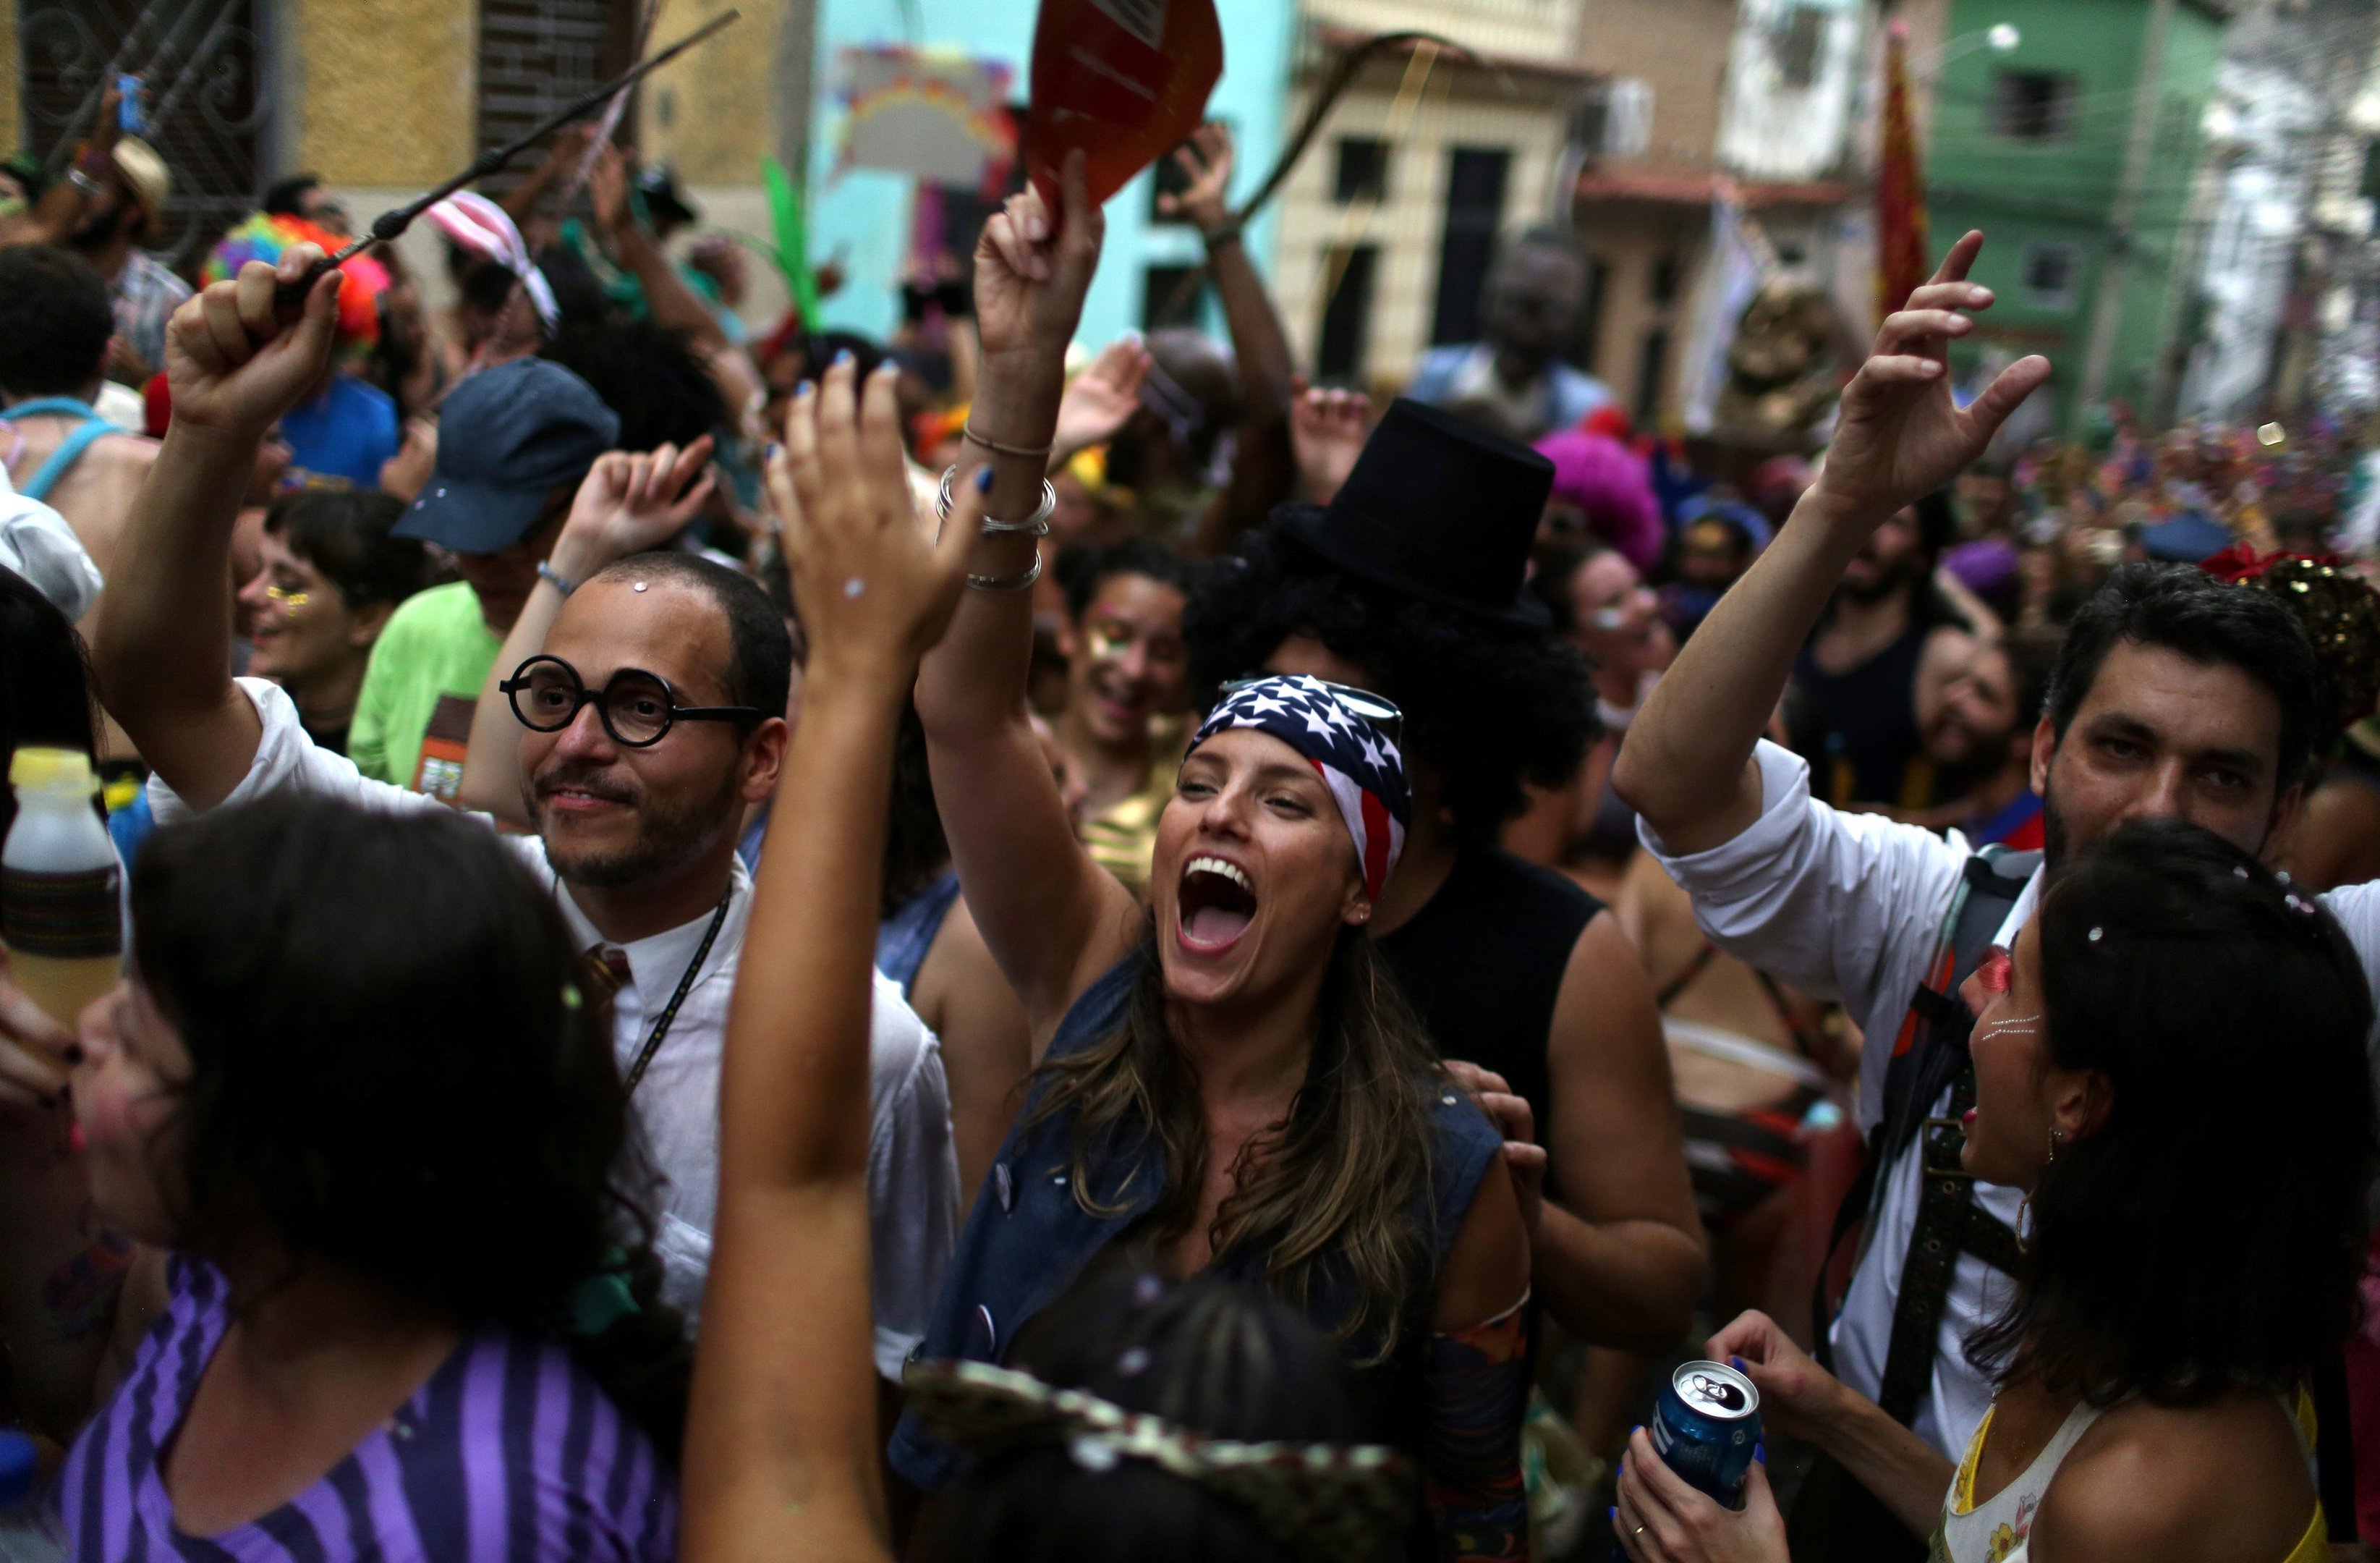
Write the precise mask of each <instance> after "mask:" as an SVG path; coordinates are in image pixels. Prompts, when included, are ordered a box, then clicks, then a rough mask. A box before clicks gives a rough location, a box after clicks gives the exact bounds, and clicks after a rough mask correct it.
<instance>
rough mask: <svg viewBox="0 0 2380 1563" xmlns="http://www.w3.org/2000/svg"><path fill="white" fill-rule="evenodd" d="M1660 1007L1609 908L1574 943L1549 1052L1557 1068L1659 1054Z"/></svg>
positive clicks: (1639, 959) (1642, 966) (1564, 971)
mask: <svg viewBox="0 0 2380 1563" xmlns="http://www.w3.org/2000/svg"><path fill="white" fill-rule="evenodd" d="M1660 1034H1661V1032H1660V1010H1659V1008H1658V1006H1657V1005H1656V1004H1655V1002H1654V998H1653V985H1652V983H1651V981H1650V980H1649V979H1648V978H1647V977H1646V976H1645V959H1644V957H1643V956H1642V955H1641V954H1640V953H1639V952H1638V950H1637V948H1636V946H1635V945H1634V944H1633V942H1632V941H1631V940H1630V939H1629V937H1628V934H1627V932H1626V931H1625V930H1624V929H1622V928H1621V926H1620V920H1619V918H1618V917H1616V916H1614V915H1613V914H1612V913H1611V912H1610V911H1609V910H1603V911H1598V912H1597V913H1596V914H1595V916H1594V917H1592V918H1590V919H1589V920H1588V921H1587V924H1586V926H1585V929H1583V930H1581V931H1580V933H1579V935H1578V942H1577V943H1576V944H1574V945H1573V946H1571V952H1570V960H1569V962H1568V963H1567V964H1566V965H1565V966H1564V967H1563V969H1562V980H1561V987H1560V991H1559V992H1558V993H1557V994H1556V995H1555V998H1554V1023H1553V1032H1552V1034H1551V1035H1550V1036H1549V1037H1548V1038H1547V1051H1548V1055H1549V1056H1550V1058H1551V1061H1552V1063H1553V1066H1554V1068H1557V1069H1560V1068H1562V1067H1563V1066H1564V1065H1565V1064H1567V1065H1568V1066H1569V1067H1571V1068H1611V1067H1614V1066H1616V1065H1617V1066H1624V1065H1625V1064H1626V1063H1627V1062H1628V1061H1629V1060H1632V1059H1633V1060H1636V1061H1638V1062H1641V1061H1642V1060H1643V1059H1644V1058H1645V1057H1649V1056H1654V1055H1658V1053H1659V1052H1660Z"/></svg>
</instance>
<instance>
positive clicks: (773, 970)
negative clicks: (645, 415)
mask: <svg viewBox="0 0 2380 1563" xmlns="http://www.w3.org/2000/svg"><path fill="white" fill-rule="evenodd" d="M895 378H896V376H895V375H894V374H893V373H892V372H890V371H889V370H886V371H880V372H878V373H876V374H875V375H874V376H872V377H871V378H870V379H869V381H868V387H867V392H866V397H865V405H864V408H863V409H861V411H860V413H859V415H858V417H857V419H856V426H855V418H854V411H853V406H852V386H851V380H852V376H851V370H850V368H849V366H848V365H847V364H846V365H839V366H837V367H836V368H834V369H832V370H831V371H829V372H828V374H827V376H826V382H825V385H823V387H822V388H821V389H820V390H819V391H817V392H815V393H807V394H805V395H804V396H803V397H802V398H801V399H800V401H799V402H798V403H797V405H796V407H795V411H794V414H793V417H792V419H791V420H790V421H789V425H788V428H787V431H786V433H787V444H788V446H789V447H790V455H789V460H788V462H787V463H786V465H787V466H789V467H790V470H791V471H790V477H791V481H792V482H794V483H795V485H796V487H797V488H798V490H799V494H800V499H801V504H800V506H799V507H798V509H796V510H795V511H793V512H792V513H791V516H790V519H789V521H788V525H787V528H786V542H785V548H786V554H787V556H788V559H789V561H790V563H791V566H792V570H793V580H794V593H795V601H796V603H797V604H799V606H800V608H801V614H802V622H803V624H804V625H805V626H806V627H807V629H808V630H809V633H810V638H811V639H810V648H811V649H810V659H809V666H808V669H807V674H806V676H805V679H804V685H803V694H802V719H801V721H800V723H799V724H797V725H796V727H795V729H794V739H793V746H792V748H791V749H790V750H789V751H787V753H786V756H785V774H784V786H785V788H786V790H787V796H789V797H791V798H795V799H798V800H800V802H801V807H799V808H797V809H789V810H783V811H780V812H779V813H778V815H777V817H776V821H775V823H774V824H772V825H771V828H770V831H769V841H768V846H767V848H766V849H765V857H764V861H763V863H762V866H761V872H760V875H759V888H758V890H757V891H756V892H755V893H754V898H753V906H752V927H751V933H750V935H749V942H750V946H751V947H752V948H754V949H766V950H769V951H771V952H772V954H771V959H767V960H747V961H746V962H745V963H744V966H743V970H742V971H741V972H740V973H739V974H738V976H737V978H736V983H735V1006H734V1008H733V1009H732V1010H731V1012H730V1014H729V1018H728V1026H727V1053H726V1061H725V1065H724V1072H723V1075H722V1084H721V1091H720V1118H721V1145H720V1162H719V1216H718V1226H717V1232H716V1247H715V1248H714V1249H713V1251H712V1255H711V1264H710V1281H709V1285H708V1289H707V1290H706V1292H705V1294H704V1300H703V1327H702V1339H701V1342H700V1344H699V1346H698V1349H697V1351H696V1355H695V1374H694V1395H693V1402H692V1406H691V1409H690V1410H689V1413H688V1417H687V1423H686V1463H685V1495H686V1504H685V1511H684V1512H685V1518H684V1523H683V1531H682V1533H681V1537H680V1540H681V1545H682V1547H683V1556H684V1557H686V1559H688V1563H728V1560H731V1559H738V1560H740V1559H747V1558H749V1559H753V1560H755V1563H758V1560H762V1559H766V1560H768V1563H778V1560H781V1559H788V1558H792V1559H804V1558H817V1559H834V1560H836V1563H844V1560H847V1559H855V1558H857V1559H869V1560H876V1559H887V1558H889V1557H891V1551H890V1547H889V1545H888V1543H887V1540H886V1525H885V1519H884V1501H883V1494H882V1492H881V1490H880V1486H879V1484H878V1476H877V1436H876V1433H877V1423H876V1375H875V1372H874V1369H873V1367H872V1366H871V1362H872V1359H871V1357H870V1353H869V1341H870V1339H871V1338H872V1336H871V1329H872V1326H871V1325H870V1322H869V1315H868V1007H869V1004H870V1001H871V994H872V988H871V980H870V975H869V974H870V971H871V970H872V968H873V965H874V962H875V947H876V946H875V935H876V904H877V896H878V890H879V877H880V874H881V873H882V868H883V855H884V819H885V811H886V805H887V800H888V798H889V796H890V794H891V791H892V744H893V734H894V731H895V729H896V727H898V724H899V720H900V713H901V704H902V698H903V696H904V694H905V692H906V691H907V690H908V688H909V685H910V682H911V680H912V679H913V678H915V677H916V673H917V659H918V657H919V656H920V654H922V653H923V652H924V651H925V649H926V647H927V646H928V645H929V644H930V643H931V642H932V641H933V640H934V638H935V636H936V635H938V634H939V633H940V632H941V629H942V627H943V626H944V625H945V624H947V623H948V622H949V619H950V615H951V610H952V606H953V603H954V602H955V601H956V599H957V597H958V595H959V592H960V585H961V581H960V578H961V575H962V574H963V572H964V571H965V554H966V552H967V547H968V542H967V539H968V532H969V529H970V528H971V527H972V525H973V523H974V521H975V519H976V518H977V514H978V508H977V505H976V504H975V503H973V502H972V496H970V498H969V500H968V501H967V502H963V503H962V504H961V505H960V506H959V507H957V509H956V511H955V513H954V514H953V516H952V518H951V525H950V529H949V531H947V532H946V534H945V537H944V540H943V541H942V542H941V543H939V544H930V543H928V542H927V540H926V539H925V537H924V536H923V535H922V534H921V533H920V531H918V528H917V520H916V518H915V516H914V514H913V512H912V511H911V508H910V503H909V496H908V491H907V487H906V484H905V472H904V469H903V463H902V454H901V436H900V417H899V409H898V407H897V405H896V400H895V397H894V381H895ZM789 1321H792V1322H793V1324H792V1327H788V1322H789Z"/></svg>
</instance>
